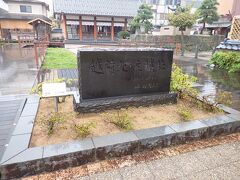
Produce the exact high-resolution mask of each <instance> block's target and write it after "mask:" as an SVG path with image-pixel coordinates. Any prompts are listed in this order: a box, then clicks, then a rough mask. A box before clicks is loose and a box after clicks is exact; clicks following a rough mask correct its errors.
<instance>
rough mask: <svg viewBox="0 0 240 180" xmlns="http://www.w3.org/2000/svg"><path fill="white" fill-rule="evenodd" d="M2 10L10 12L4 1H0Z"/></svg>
mask: <svg viewBox="0 0 240 180" xmlns="http://www.w3.org/2000/svg"><path fill="white" fill-rule="evenodd" d="M0 9H3V10H5V11H8V5H7V4H6V3H5V2H4V1H3V0H0Z"/></svg>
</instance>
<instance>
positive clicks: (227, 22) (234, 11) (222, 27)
mask: <svg viewBox="0 0 240 180" xmlns="http://www.w3.org/2000/svg"><path fill="white" fill-rule="evenodd" d="M218 3H219V5H218V14H219V16H220V18H219V20H218V21H215V22H213V23H212V24H208V25H206V28H207V29H209V30H211V31H212V33H213V34H221V35H225V37H227V36H228V33H229V31H230V28H231V24H232V19H233V17H234V16H237V15H240V0H227V1H226V0H218Z"/></svg>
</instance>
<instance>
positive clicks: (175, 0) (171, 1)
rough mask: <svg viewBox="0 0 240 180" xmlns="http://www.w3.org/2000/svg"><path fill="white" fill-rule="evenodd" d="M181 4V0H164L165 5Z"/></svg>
mask: <svg viewBox="0 0 240 180" xmlns="http://www.w3.org/2000/svg"><path fill="white" fill-rule="evenodd" d="M178 4H181V0H165V5H175V6H176V5H178Z"/></svg>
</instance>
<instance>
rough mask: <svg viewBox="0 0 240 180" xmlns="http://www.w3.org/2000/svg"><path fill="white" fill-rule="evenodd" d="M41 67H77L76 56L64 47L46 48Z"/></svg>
mask: <svg viewBox="0 0 240 180" xmlns="http://www.w3.org/2000/svg"><path fill="white" fill-rule="evenodd" d="M42 68H43V69H72V68H77V56H76V55H75V54H74V53H73V52H71V51H69V50H66V49H64V48H48V49H47V53H46V58H45V61H44V63H43V65H42Z"/></svg>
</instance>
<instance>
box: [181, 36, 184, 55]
mask: <svg viewBox="0 0 240 180" xmlns="http://www.w3.org/2000/svg"><path fill="white" fill-rule="evenodd" d="M183 35H184V34H183V31H181V56H184V38H183Z"/></svg>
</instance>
